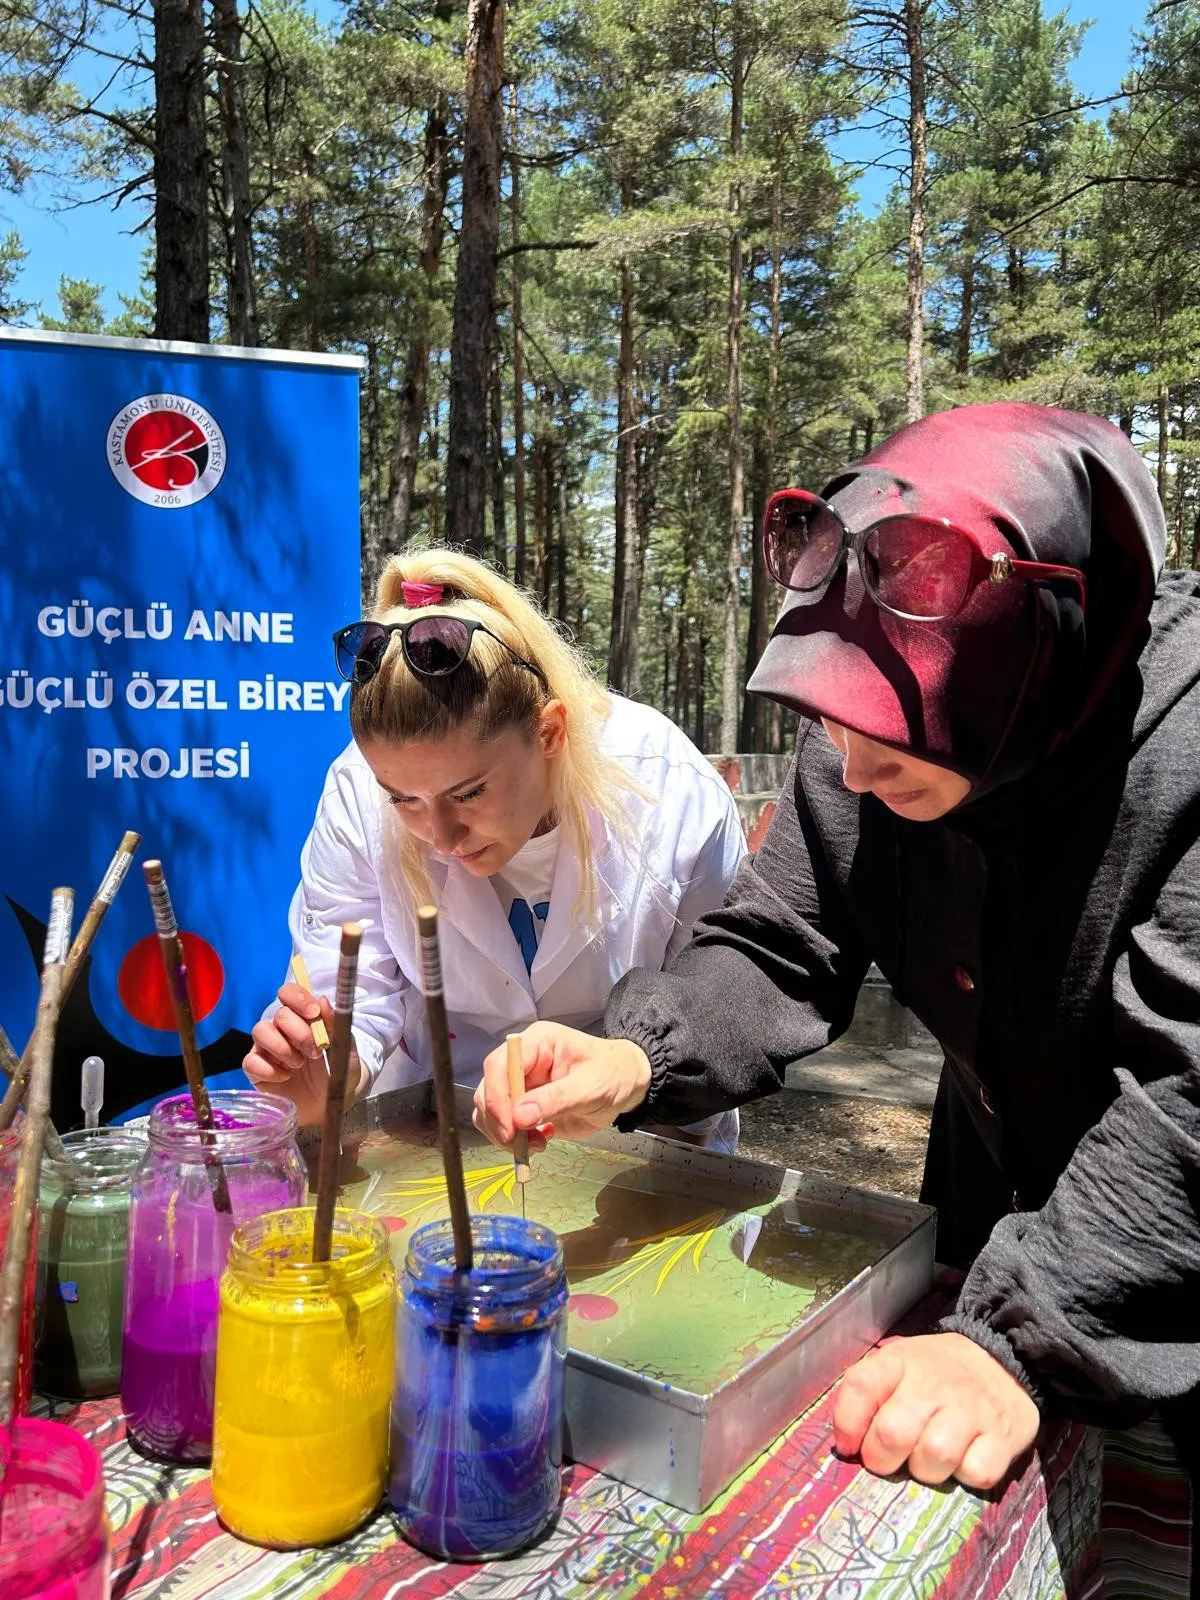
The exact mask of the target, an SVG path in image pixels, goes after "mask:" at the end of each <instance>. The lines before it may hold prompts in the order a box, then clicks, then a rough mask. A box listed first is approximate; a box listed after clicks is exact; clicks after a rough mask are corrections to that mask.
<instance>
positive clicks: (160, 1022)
mask: <svg viewBox="0 0 1200 1600" xmlns="http://www.w3.org/2000/svg"><path fill="white" fill-rule="evenodd" d="M179 937H180V938H181V939H182V940H183V955H184V961H185V962H186V964H187V991H188V999H189V1000H190V1001H191V1002H192V1013H193V1015H194V1016H195V1018H196V1021H197V1022H202V1021H203V1020H204V1018H205V1017H207V1016H208V1015H209V1014H210V1013H211V1012H212V1011H213V1010H214V1009H215V1007H216V1004H217V1001H218V1000H219V999H220V998H221V993H222V991H223V990H224V988H225V969H224V967H223V966H222V965H221V958H220V956H219V955H218V954H217V952H216V951H215V950H214V949H213V947H212V945H211V944H209V942H208V940H207V939H202V938H201V937H200V935H199V934H198V933H181V934H180V936H179ZM117 993H118V995H120V997H121V1004H122V1005H123V1006H124V1007H125V1009H126V1011H128V1013H129V1015H130V1016H131V1017H132V1018H133V1019H134V1021H135V1022H140V1023H142V1025H143V1026H144V1027H147V1028H158V1029H161V1030H162V1031H163V1032H167V1031H169V1030H171V1029H173V1028H174V1027H175V1012H174V1009H173V1007H172V1005H171V991H170V989H169V988H168V987H167V969H166V968H165V967H164V966H163V958H162V948H161V946H160V944H159V938H158V935H157V934H156V933H151V934H148V935H147V937H146V938H145V939H139V940H138V942H137V944H135V945H134V946H133V948H132V949H131V950H130V951H129V953H128V954H127V955H126V957H125V959H124V961H122V963H121V970H120V972H119V973H118V974H117Z"/></svg>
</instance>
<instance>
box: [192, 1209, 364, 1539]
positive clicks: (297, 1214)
mask: <svg viewBox="0 0 1200 1600" xmlns="http://www.w3.org/2000/svg"><path fill="white" fill-rule="evenodd" d="M314 1215H315V1213H314V1212H313V1211H311V1210H304V1211H279V1212H276V1213H275V1214H274V1215H273V1216H267V1217H260V1218H258V1220H257V1221H255V1222H249V1223H247V1224H246V1225H245V1226H244V1227H241V1228H239V1229H238V1230H237V1232H236V1233H235V1234H234V1236H233V1244H232V1245H231V1247H230V1251H229V1266H228V1267H227V1269H226V1272H225V1276H224V1278H223V1279H222V1281H221V1318H220V1325H219V1330H218V1335H217V1401H216V1419H215V1423H214V1427H213V1475H212V1491H213V1500H214V1502H215V1503H216V1507H217V1515H218V1516H219V1517H220V1519H221V1521H222V1522H223V1523H224V1524H225V1526H226V1527H227V1528H228V1529H229V1530H230V1532H231V1533H236V1534H237V1535H238V1537H239V1538H241V1539H247V1540H249V1541H250V1543H251V1544H261V1545H268V1546H270V1547H272V1548H274V1549H278V1550H286V1549H293V1548H296V1547H298V1546H301V1545H314V1544H328V1543H329V1542H330V1541H331V1540H334V1539H342V1538H345V1537H346V1535H347V1534H349V1533H352V1532H353V1531H354V1529H355V1528H357V1527H358V1525H359V1524H360V1523H361V1522H362V1521H363V1520H364V1518H366V1517H368V1516H369V1515H370V1514H371V1512H372V1511H374V1510H375V1508H376V1506H378V1504H379V1502H380V1500H381V1499H382V1498H383V1491H384V1486H385V1485H386V1483H387V1459H388V1402H389V1401H390V1399H391V1394H392V1347H393V1341H394V1335H395V1318H396V1311H395V1301H396V1275H395V1271H394V1270H393V1268H392V1263H391V1260H390V1258H389V1255H388V1235H387V1230H386V1229H385V1228H384V1226H383V1224H382V1223H381V1222H379V1221H377V1220H376V1219H375V1218H374V1217H368V1216H366V1215H364V1214H363V1213H361V1212H355V1211H340V1210H339V1211H337V1212H335V1213H334V1224H333V1252H332V1259H331V1260H329V1261H321V1262H314V1261H313V1259H312V1237H313V1218H314Z"/></svg>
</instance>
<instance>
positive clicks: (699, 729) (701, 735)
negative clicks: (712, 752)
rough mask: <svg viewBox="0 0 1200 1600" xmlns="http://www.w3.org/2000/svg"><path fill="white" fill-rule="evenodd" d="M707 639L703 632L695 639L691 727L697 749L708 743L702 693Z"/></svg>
mask: <svg viewBox="0 0 1200 1600" xmlns="http://www.w3.org/2000/svg"><path fill="white" fill-rule="evenodd" d="M707 669H708V640H707V638H706V637H705V636H704V634H703V633H701V634H700V637H699V638H698V639H697V640H696V721H695V726H694V728H693V729H692V743H693V744H694V745H695V746H696V749H697V750H704V746H705V745H706V744H707V743H708V729H707V727H706V725H705V724H706V718H705V715H704V713H705V710H706V704H705V701H706V696H705V693H704V685H705V679H706V678H707V676H708V670H707Z"/></svg>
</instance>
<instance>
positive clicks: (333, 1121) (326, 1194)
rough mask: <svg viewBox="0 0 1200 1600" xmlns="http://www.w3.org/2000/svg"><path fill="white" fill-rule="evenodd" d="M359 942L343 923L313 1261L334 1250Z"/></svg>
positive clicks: (351, 925) (357, 932) (353, 927)
mask: <svg viewBox="0 0 1200 1600" xmlns="http://www.w3.org/2000/svg"><path fill="white" fill-rule="evenodd" d="M361 942H362V929H361V928H360V927H359V926H358V924H357V923H356V922H345V923H343V924H342V948H341V953H340V956H339V958H338V975H337V988H336V990H335V992H334V997H333V1039H332V1041H331V1042H330V1046H329V1056H328V1058H327V1059H328V1066H329V1086H328V1088H327V1089H326V1091H325V1124H324V1126H323V1127H322V1129H321V1155H320V1161H319V1164H318V1166H317V1210H316V1214H315V1216H314V1217H313V1246H312V1258H313V1260H314V1261H328V1260H329V1257H330V1254H331V1252H332V1250H333V1212H334V1207H335V1206H336V1205H337V1191H338V1162H339V1160H340V1158H341V1154H342V1118H343V1116H344V1115H345V1111H346V1073H347V1071H348V1070H349V1067H350V1039H351V1031H350V1030H351V1025H352V1023H353V1021H354V991H355V989H356V987H357V985H358V947H359V945H360V944H361ZM307 987H308V985H307V984H305V988H307ZM322 1031H323V1030H322Z"/></svg>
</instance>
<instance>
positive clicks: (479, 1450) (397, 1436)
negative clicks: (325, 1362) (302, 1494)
mask: <svg viewBox="0 0 1200 1600" xmlns="http://www.w3.org/2000/svg"><path fill="white" fill-rule="evenodd" d="M471 1238H472V1247H473V1252H474V1261H473V1265H472V1268H471V1271H470V1272H469V1273H463V1272H459V1271H457V1270H456V1268H455V1265H454V1239H453V1234H452V1231H451V1227H450V1223H449V1222H448V1221H440V1222H430V1223H427V1224H426V1225H425V1226H424V1227H422V1228H418V1229H417V1231H416V1232H415V1233H414V1234H413V1236H412V1239H411V1240H410V1242H409V1248H408V1256H407V1259H406V1261H405V1263H404V1275H403V1278H402V1281H401V1285H400V1296H399V1301H398V1310H397V1328H396V1385H395V1389H394V1392H393V1399H392V1468H391V1481H390V1483H389V1486H388V1496H389V1498H390V1500H391V1502H392V1505H393V1507H394V1508H395V1510H396V1513H397V1515H398V1517H399V1522H400V1530H401V1532H402V1533H403V1534H404V1537H405V1538H406V1539H408V1540H409V1542H410V1543H412V1544H415V1545H417V1546H418V1548H420V1549H422V1550H425V1551H427V1552H428V1553H429V1554H430V1555H434V1556H437V1557H439V1558H440V1559H441V1560H443V1561H482V1560H485V1559H487V1558H488V1557H491V1556H503V1555H511V1554H512V1553H513V1552H514V1551H516V1550H520V1549H522V1548H523V1547H524V1546H525V1545H527V1544H530V1543H531V1542H532V1541H533V1540H534V1539H536V1538H537V1537H538V1535H539V1534H540V1533H541V1532H542V1531H543V1530H544V1529H545V1528H546V1526H547V1525H548V1524H549V1523H550V1521H551V1520H552V1519H553V1517H554V1514H555V1511H556V1510H557V1509H558V1501H559V1492H560V1469H561V1466H562V1435H563V1395H564V1389H565V1383H566V1360H567V1280H566V1275H565V1273H564V1271H563V1253H562V1244H561V1242H560V1241H559V1238H558V1235H557V1234H555V1233H553V1232H551V1230H550V1229H549V1228H544V1227H542V1226H541V1225H540V1224H539V1223H536V1222H526V1221H525V1220H523V1219H522V1218H520V1217H504V1216H495V1217H484V1216H475V1217H472V1218H471Z"/></svg>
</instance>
